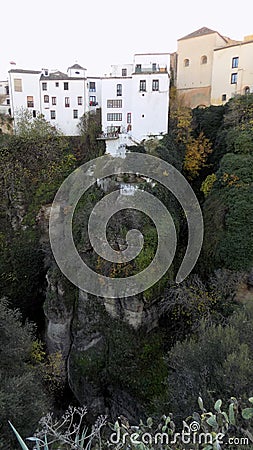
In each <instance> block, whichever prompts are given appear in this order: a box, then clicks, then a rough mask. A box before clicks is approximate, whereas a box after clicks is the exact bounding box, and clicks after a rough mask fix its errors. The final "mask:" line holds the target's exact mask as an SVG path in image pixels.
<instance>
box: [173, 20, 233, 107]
mask: <svg viewBox="0 0 253 450" xmlns="http://www.w3.org/2000/svg"><path fill="white" fill-rule="evenodd" d="M228 42H229V39H228V38H225V37H224V36H221V35H220V34H219V33H218V32H217V31H213V30H210V29H209V28H206V27H203V28H201V29H199V30H197V31H195V32H193V33H191V34H189V35H187V36H185V37H183V38H181V39H179V40H178V49H177V70H176V87H177V89H178V92H179V94H180V95H181V96H183V97H184V101H185V104H186V105H189V106H191V107H192V108H194V107H196V106H209V105H210V104H211V88H212V73H213V62H214V50H215V49H217V48H220V47H224V46H226V45H227V43H228Z"/></svg>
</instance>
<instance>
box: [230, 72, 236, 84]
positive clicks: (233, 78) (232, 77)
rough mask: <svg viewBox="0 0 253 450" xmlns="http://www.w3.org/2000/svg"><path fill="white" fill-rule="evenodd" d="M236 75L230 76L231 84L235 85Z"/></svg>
mask: <svg viewBox="0 0 253 450" xmlns="http://www.w3.org/2000/svg"><path fill="white" fill-rule="evenodd" d="M237 75H238V74H237V73H232V75H231V84H236V83H237Z"/></svg>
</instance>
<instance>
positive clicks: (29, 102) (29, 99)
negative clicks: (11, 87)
mask: <svg viewBox="0 0 253 450" xmlns="http://www.w3.org/2000/svg"><path fill="white" fill-rule="evenodd" d="M27 108H34V101H33V96H32V95H28V96H27Z"/></svg>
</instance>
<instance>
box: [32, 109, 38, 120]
mask: <svg viewBox="0 0 253 450" xmlns="http://www.w3.org/2000/svg"><path fill="white" fill-rule="evenodd" d="M36 115H37V114H36V111H35V109H33V117H34V119H35V118H36Z"/></svg>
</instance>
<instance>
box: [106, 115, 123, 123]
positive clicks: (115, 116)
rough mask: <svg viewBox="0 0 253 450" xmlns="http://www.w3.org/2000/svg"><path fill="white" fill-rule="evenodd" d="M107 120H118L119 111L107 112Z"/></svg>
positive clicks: (120, 116) (120, 117)
mask: <svg viewBox="0 0 253 450" xmlns="http://www.w3.org/2000/svg"><path fill="white" fill-rule="evenodd" d="M107 120H108V122H113V121H116V122H119V121H121V120H122V114H121V113H108V114H107Z"/></svg>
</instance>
